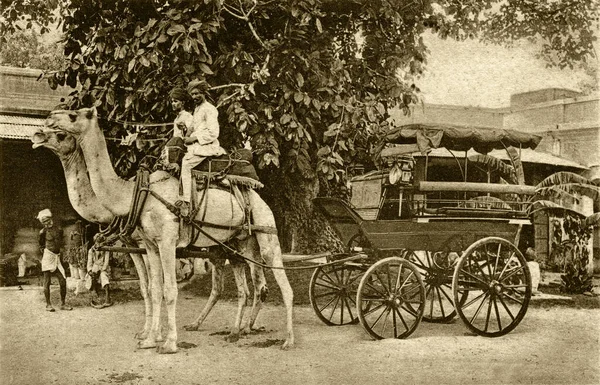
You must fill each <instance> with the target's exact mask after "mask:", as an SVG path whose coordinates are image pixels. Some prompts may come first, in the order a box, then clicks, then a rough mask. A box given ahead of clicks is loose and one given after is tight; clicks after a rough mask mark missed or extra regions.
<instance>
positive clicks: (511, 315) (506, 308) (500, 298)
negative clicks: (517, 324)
mask: <svg viewBox="0 0 600 385" xmlns="http://www.w3.org/2000/svg"><path fill="white" fill-rule="evenodd" d="M498 299H499V300H500V303H501V304H502V306H503V307H504V310H506V312H507V313H508V315H509V317H510V319H511V320H512V321H514V320H515V317H514V316H513V314H512V312H511V311H510V309H509V308H508V306H506V303H505V302H504V300H503V299H502V296H500V297H498Z"/></svg>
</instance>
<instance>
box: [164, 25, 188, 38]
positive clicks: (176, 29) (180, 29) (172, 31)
mask: <svg viewBox="0 0 600 385" xmlns="http://www.w3.org/2000/svg"><path fill="white" fill-rule="evenodd" d="M184 32H185V27H184V26H183V25H181V24H173V25H171V26H170V27H169V29H167V35H169V36H173V35H176V34H180V33H184Z"/></svg>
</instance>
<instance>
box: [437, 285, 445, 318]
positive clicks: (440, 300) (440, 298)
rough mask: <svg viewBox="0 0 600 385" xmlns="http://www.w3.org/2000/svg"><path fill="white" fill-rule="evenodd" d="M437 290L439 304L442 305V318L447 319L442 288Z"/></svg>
mask: <svg viewBox="0 0 600 385" xmlns="http://www.w3.org/2000/svg"><path fill="white" fill-rule="evenodd" d="M435 289H436V291H437V293H438V302H439V304H440V310H441V311H442V317H443V318H446V312H445V311H444V304H443V303H442V295H441V294H440V288H439V287H436V288H435Z"/></svg>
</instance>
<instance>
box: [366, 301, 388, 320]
mask: <svg viewBox="0 0 600 385" xmlns="http://www.w3.org/2000/svg"><path fill="white" fill-rule="evenodd" d="M363 301H364V302H367V301H374V300H369V299H363ZM384 306H385V304H384V303H381V304H379V305H377V306H375V307H374V308H372V309H369V310H367V311H366V312H365V313H364V315H365V317H366V316H368V315H371V314H373V313H375V312H376V311H377V310H379V309H380V308H382V307H384Z"/></svg>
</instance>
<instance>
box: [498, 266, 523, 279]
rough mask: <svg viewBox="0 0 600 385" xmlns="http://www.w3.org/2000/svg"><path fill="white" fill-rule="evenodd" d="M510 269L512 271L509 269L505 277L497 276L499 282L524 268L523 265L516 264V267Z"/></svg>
mask: <svg viewBox="0 0 600 385" xmlns="http://www.w3.org/2000/svg"><path fill="white" fill-rule="evenodd" d="M511 270H512V271H511V272H510V273H509V274H508V275H507V276H506V277H504V278H502V277H499V278H498V280H499V281H500V282H504V281H506V280H507V279H509V278H510V277H512V276H513V275H515V274H517V273H519V272H521V271H524V270H525V266H518V267H514V268H512V269H511Z"/></svg>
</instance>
